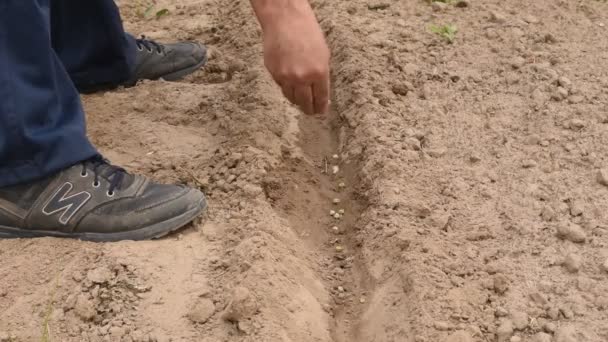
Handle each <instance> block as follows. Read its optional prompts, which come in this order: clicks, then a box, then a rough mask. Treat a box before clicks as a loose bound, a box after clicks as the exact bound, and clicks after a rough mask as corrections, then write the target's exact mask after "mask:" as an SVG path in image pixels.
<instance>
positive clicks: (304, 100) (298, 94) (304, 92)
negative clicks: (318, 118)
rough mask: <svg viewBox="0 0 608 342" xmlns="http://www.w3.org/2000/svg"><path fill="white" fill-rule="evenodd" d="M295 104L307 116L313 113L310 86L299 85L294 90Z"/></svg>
mask: <svg viewBox="0 0 608 342" xmlns="http://www.w3.org/2000/svg"><path fill="white" fill-rule="evenodd" d="M294 97H295V100H296V101H295V103H296V104H297V105H298V106H299V107H300V109H301V110H302V111H303V112H304V113H306V114H308V115H311V114H314V113H315V107H314V101H313V96H312V87H311V86H310V85H299V86H297V87H296V88H295V89H294Z"/></svg>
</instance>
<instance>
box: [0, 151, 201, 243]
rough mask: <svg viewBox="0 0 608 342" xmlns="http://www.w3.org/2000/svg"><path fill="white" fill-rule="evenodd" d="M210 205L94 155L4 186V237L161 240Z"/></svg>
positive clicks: (0, 194) (0, 204)
mask: <svg viewBox="0 0 608 342" xmlns="http://www.w3.org/2000/svg"><path fill="white" fill-rule="evenodd" d="M206 207H207V203H206V201H205V196H204V195H203V193H201V192H200V191H198V190H195V189H190V188H187V187H184V186H179V185H162V184H157V183H154V182H152V181H150V180H148V179H147V178H145V177H143V176H138V175H131V174H129V173H127V172H126V171H125V170H124V169H121V168H119V167H116V166H113V165H111V164H109V163H108V162H107V161H106V160H104V159H103V158H101V157H99V156H98V157H94V158H92V159H89V160H87V161H85V162H82V163H80V164H77V165H74V166H72V167H69V168H67V169H65V170H63V171H61V172H59V173H58V174H56V175H53V176H51V177H48V178H45V179H42V180H38V181H35V182H32V183H28V184H21V185H15V186H9V187H3V188H0V238H32V237H42V236H53V237H60V238H76V239H81V240H88V241H119V240H147V239H153V238H159V237H162V236H164V235H167V234H169V233H171V232H172V231H175V230H177V229H178V228H181V227H183V226H184V225H186V224H187V223H189V222H191V221H192V220H194V218H196V217H197V216H198V215H199V214H201V213H202V212H203V211H204V210H205V209H206Z"/></svg>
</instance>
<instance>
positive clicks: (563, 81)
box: [557, 76, 572, 89]
mask: <svg viewBox="0 0 608 342" xmlns="http://www.w3.org/2000/svg"><path fill="white" fill-rule="evenodd" d="M557 84H559V86H560V87H563V88H565V89H570V88H572V81H570V79H569V78H567V77H564V76H562V77H560V78H558V79H557Z"/></svg>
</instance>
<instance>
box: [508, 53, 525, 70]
mask: <svg viewBox="0 0 608 342" xmlns="http://www.w3.org/2000/svg"><path fill="white" fill-rule="evenodd" d="M509 64H511V67H512V68H513V69H519V68H521V67H523V66H524V65H525V64H526V59H525V58H523V57H521V56H517V57H514V58H513V59H511V62H510V63H509Z"/></svg>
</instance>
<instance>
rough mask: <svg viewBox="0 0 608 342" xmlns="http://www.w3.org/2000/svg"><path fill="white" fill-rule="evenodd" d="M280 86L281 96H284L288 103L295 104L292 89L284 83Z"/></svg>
mask: <svg viewBox="0 0 608 342" xmlns="http://www.w3.org/2000/svg"><path fill="white" fill-rule="evenodd" d="M280 86H281V91H282V92H283V96H285V98H286V99H287V100H289V102H291V103H293V104H296V98H295V94H294V89H293V87H292V86H291V85H289V84H286V83H282V84H280Z"/></svg>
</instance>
